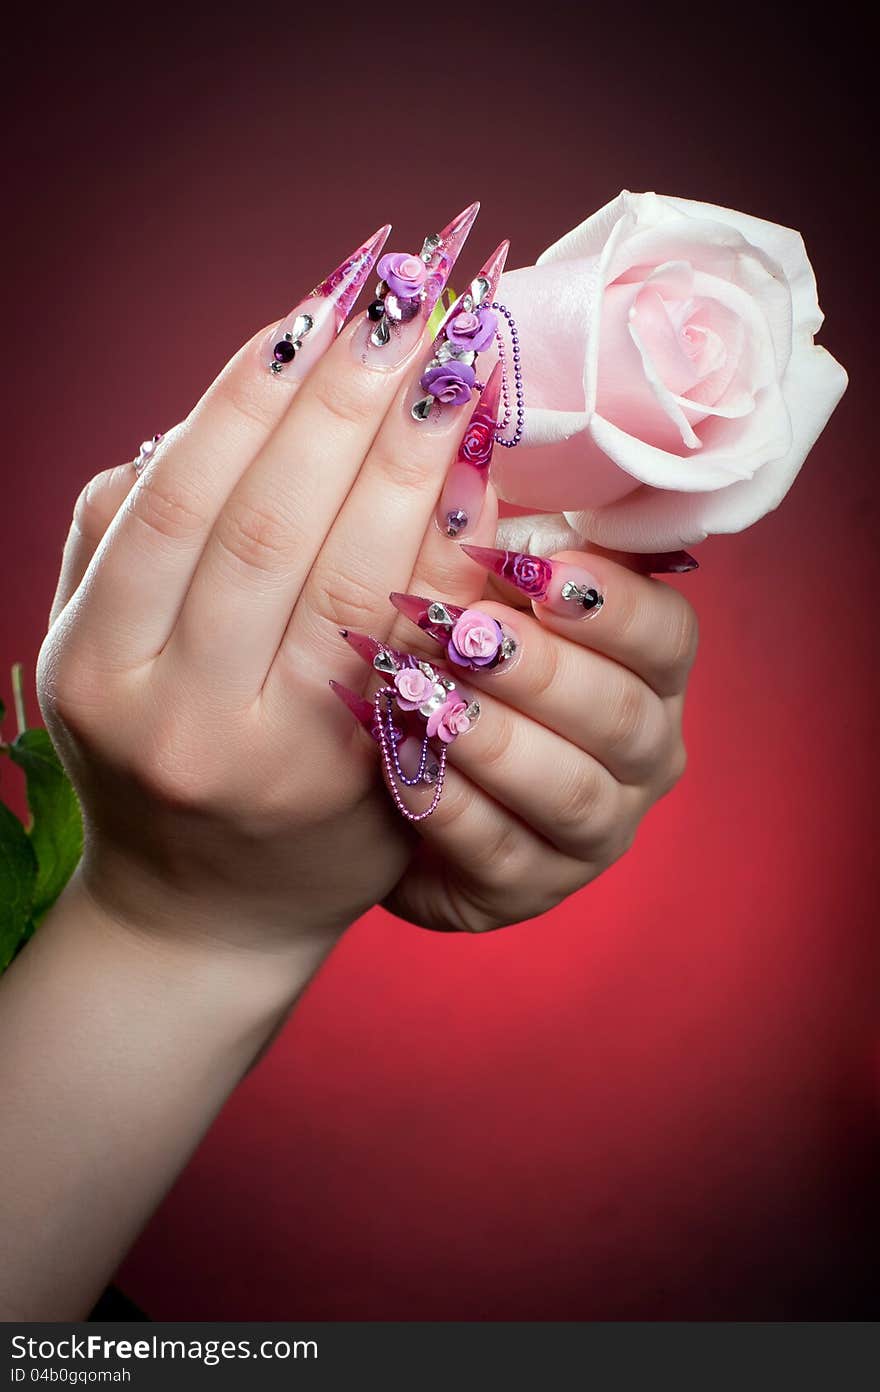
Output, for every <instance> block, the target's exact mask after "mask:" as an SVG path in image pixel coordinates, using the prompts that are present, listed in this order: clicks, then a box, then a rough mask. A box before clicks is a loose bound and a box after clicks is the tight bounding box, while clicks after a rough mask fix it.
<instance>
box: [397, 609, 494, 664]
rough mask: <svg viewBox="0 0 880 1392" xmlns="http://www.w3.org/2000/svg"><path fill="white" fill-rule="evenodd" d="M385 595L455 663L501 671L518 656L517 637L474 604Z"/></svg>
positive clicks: (399, 611)
mask: <svg viewBox="0 0 880 1392" xmlns="http://www.w3.org/2000/svg"><path fill="white" fill-rule="evenodd" d="M389 599H390V600H391V603H392V604H393V605H394V607H395V609H396V610H397V611H398V613H400V614H403V616H404V618H407V619H409V620H410V622H411V623H414V624H416V626H417V627H418V628H420V629H421V630H422V632H423V633H427V634H428V636H429V637H430V638H433V639H434V641H435V642H437V643H440V644H441V646H442V647H443V648H444V649H445V651H446V657H447V659H448V660H449V661H450V662H452V663H454V665H455V666H456V667H465V668H469V669H470V670H471V671H474V672H501V671H506V670H509V668H510V667H512V666H513V664H514V662H515V661H516V659H517V657H518V656H519V649H520V645H519V640H518V639H517V638H516V636H515V635H514V634H513V633H512V632H511V630H510V629H509V628H508V627H507V625H506V624H500V623H499V622H498V620H497V619H495V618H493V617H492V615H491V614H487V613H485V612H484V611H483V610H482V609H480V608H478V607H477V606H476V605H472V606H471V607H469V608H467V609H462V608H461V607H460V606H459V605H457V604H446V603H444V602H443V601H442V600H437V599H425V598H424V596H422V595H411V594H399V593H397V592H395V593H393V594H391V595H389Z"/></svg>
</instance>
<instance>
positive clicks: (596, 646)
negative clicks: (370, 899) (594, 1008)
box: [358, 546, 697, 932]
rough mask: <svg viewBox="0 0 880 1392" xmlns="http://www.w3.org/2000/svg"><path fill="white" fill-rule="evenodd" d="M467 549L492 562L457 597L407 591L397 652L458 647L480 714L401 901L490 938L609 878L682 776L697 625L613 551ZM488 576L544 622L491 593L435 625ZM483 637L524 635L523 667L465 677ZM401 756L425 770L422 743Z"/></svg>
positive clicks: (422, 917) (437, 922) (461, 742)
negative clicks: (468, 652) (465, 655)
mask: <svg viewBox="0 0 880 1392" xmlns="http://www.w3.org/2000/svg"><path fill="white" fill-rule="evenodd" d="M462 549H463V551H465V552H467V553H469V555H470V556H471V557H472V558H473V559H474V560H475V561H476V562H478V563H479V565H480V566H481V569H480V570H479V571H476V570H475V567H474V566H473V565H470V563H469V565H468V569H469V571H472V572H475V574H474V576H471V575H470V574H467V573H466V574H464V575H461V577H460V580H461V584H460V588H459V593H458V595H457V596H456V600H455V601H453V600H451V599H450V597H449V595H448V592H447V593H444V594H442V595H438V593H437V592H436V590H433V589H432V588H431V587H430V584H425V585H423V586H422V585H419V584H417V588H419V594H418V595H412V594H411V595H398V596H395V597H394V598H395V603H396V605H397V607H398V609H399V610H400V611H401V613H402V615H403V617H402V618H401V619H400V620H399V621H398V622H397V624H395V626H394V628H393V629H392V631H391V632H390V634H389V637H388V646H389V648H391V649H392V650H400V649H403V650H407V651H408V652H410V653H414V654H415V655H416V656H417V657H418V658H421V659H424V660H426V661H428V662H429V663H437V661H438V655H440V654H442V653H443V650H444V648H445V649H446V654H447V657H448V656H449V655H450V654H455V655H456V656H457V658H458V661H453V662H449V661H447V662H446V663H445V670H446V671H447V672H448V673H450V674H451V675H452V676H453V677H454V679H455V681H456V683H457V684H458V685H459V686H460V685H461V684H462V682H463V681H464V680H465V679H466V681H467V684H468V686H469V687H470V692H469V695H477V696H478V697H479V705H480V713H479V718H478V719H477V720H476V721H475V722H474V725H473V728H472V729H471V730H470V731H468V733H467V734H466V735H465V736H464V737H463V738H457V739H455V740H454V742H451V743H450V744H449V746H448V757H449V765H450V767H449V769H448V771H447V775H446V783H445V787H444V791H443V796H442V798H441V800H440V801H439V802H438V805H437V807H436V810H435V811H434V813H433V814H432V816H431V817H430V818H428V819H426V820H424V821H422V822H419V823H418V829H419V832H420V836H421V846H420V849H419V852H418V853H417V854H416V856H415V858H414V860H413V861H412V863H411V864H410V866H409V867H408V868H407V870H406V872H405V873H404V875H403V877H402V878H401V880H400V881H399V883H398V884H397V885H396V886H395V888H394V889H393V890H392V892H391V893H390V894H389V895H388V896H387V898H386V903H387V905H388V907H389V908H391V909H393V910H394V911H395V912H396V913H398V914H400V915H401V916H402V917H404V918H408V919H411V920H412V921H414V922H417V923H423V924H426V925H427V926H429V927H433V928H448V929H456V928H466V929H468V930H470V931H476V932H479V931H484V930H485V929H488V928H495V927H498V926H500V925H502V924H505V923H510V922H516V921H519V920H522V919H524V918H530V917H532V916H535V915H537V914H540V913H543V912H544V911H546V910H547V909H549V908H551V907H553V906H554V905H555V904H557V903H559V902H560V900H561V899H563V898H564V897H565V896H566V895H568V894H570V893H572V892H574V891H575V890H577V889H579V888H581V887H582V886H583V885H585V884H587V883H588V882H589V881H590V880H592V879H594V878H595V877H596V876H597V875H598V874H600V873H601V872H602V871H603V870H604V869H606V868H607V866H609V865H610V864H611V863H612V862H613V861H614V860H616V859H617V858H618V857H619V856H620V855H622V854H623V852H624V851H625V850H627V849H628V848H629V846H630V845H631V844H632V841H633V838H634V837H635V834H636V831H637V828H638V825H639V823H640V821H641V819H642V817H643V816H644V815H645V813H646V811H647V810H648V809H649V808H650V807H651V805H652V804H653V803H654V802H655V801H657V799H658V798H660V797H662V796H663V795H664V794H665V793H666V792H668V791H669V789H670V788H671V787H672V786H673V784H674V783H675V782H676V781H677V779H678V778H679V777H680V775H681V773H682V772H683V769H684V765H685V751H684V744H683V740H682V729H681V722H682V709H683V705H684V695H685V687H686V683H687V678H688V674H689V672H690V668H691V665H692V663H693V659H694V655H695V651H696V643H697V623H696V618H695V615H694V611H693V609H692V608H691V606H690V605H689V604H688V602H687V601H686V600H685V599H684V597H683V596H682V595H680V594H679V593H678V592H677V591H676V590H674V589H672V588H671V587H670V586H668V585H664V584H662V583H659V582H658V581H655V580H652V579H649V578H648V577H647V576H645V575H640V574H637V573H634V571H633V570H632V569H629V568H628V567H626V566H624V565H622V564H620V563H618V562H616V561H615V560H613V559H612V558H611V557H610V556H608V555H604V554H594V553H590V554H589V555H586V554H583V553H578V552H560V553H558V554H557V555H556V556H555V557H554V558H553V559H552V560H546V559H544V558H542V557H537V556H529V555H523V554H518V553H512V552H509V551H499V550H495V549H494V548H481V547H468V546H465V547H463V548H462ZM633 559H635V558H633ZM654 559H655V561H656V562H657V563H660V561H661V558H654ZM486 569H488V570H490V572H494V573H496V574H497V575H500V576H501V580H502V588H503V589H504V590H506V591H507V593H508V594H509V595H510V596H511V597H512V598H514V599H516V598H518V599H519V600H520V601H522V597H523V593H524V594H525V595H526V597H527V599H528V598H531V599H532V602H533V608H534V617H533V616H532V615H531V614H527V613H525V612H523V611H522V610H521V609H515V608H511V607H509V606H507V605H504V604H500V603H497V602H493V601H491V600H489V601H484V600H480V601H479V602H478V603H477V604H476V605H474V604H472V605H471V607H470V608H469V609H467V610H466V611H465V615H464V616H463V617H462V618H461V619H460V620H459V624H458V625H456V624H455V623H454V622H450V623H446V624H444V623H443V622H433V623H432V622H431V614H430V613H429V610H430V606H431V604H432V603H434V604H436V602H437V601H438V600H440V602H441V604H442V605H443V607H444V608H447V612H449V611H451V613H450V614H449V617H450V620H453V619H454V618H455V616H456V615H457V614H458V612H459V610H458V609H457V608H453V603H454V602H455V603H457V604H458V605H459V606H460V605H461V603H462V602H465V603H467V592H466V591H467V587H468V585H470V587H471V591H473V590H474V589H476V588H477V585H479V587H480V588H482V587H483V583H484V580H485V572H486ZM424 578H425V579H426V580H429V579H430V577H429V575H427V574H425V575H424ZM421 579H422V571H421V570H420V571H419V572H418V573H417V576H416V577H415V580H416V582H419V581H421ZM511 582H512V583H511ZM514 587H515V588H514ZM566 596H570V597H566ZM432 612H433V611H432ZM480 616H484V617H485V618H486V619H488V621H489V622H488V624H485V623H483V622H482V619H481V617H480ZM493 620H494V621H495V623H496V624H497V625H498V628H497V630H493V629H492V628H491V623H492V621H493ZM475 629H476V631H477V633H478V634H479V633H486V634H487V635H488V636H487V638H486V640H485V641H486V642H487V643H488V651H489V652H490V653H491V652H492V650H493V649H494V646H495V643H496V641H497V639H498V636H499V634H500V635H501V636H502V641H504V640H506V641H507V642H508V643H510V642H511V641H512V643H513V644H514V645H515V651H514V654H513V657H512V659H510V660H502V661H501V662H500V663H498V665H497V666H495V667H490V668H482V669H481V668H480V666H479V665H473V666H471V667H470V668H467V667H465V668H464V669H463V668H462V663H461V657H462V654H461V651H460V648H461V647H462V646H463V641H462V638H461V634H462V633H464V634H465V635H466V637H467V635H469V642H470V646H471V647H472V648H473V646H474V641H475V640H474V631H475ZM456 640H458V646H457V645H456ZM358 647H359V648H360V649H361V651H362V652H364V655H365V656H366V657H368V658H369V657H370V656H371V652H370V650H369V649H367V650H364V646H363V644H362V643H360V642H358ZM374 687H375V683H373V684H371V689H374ZM400 750H401V755H402V758H403V762H404V765H405V766H406V765H407V761H408V766H409V768H410V771H411V769H412V767H413V766H414V765H415V764H416V762H417V756H418V742H417V741H416V740H415V739H409V740H407V741H405V742H404V743H403V744H402V745H401V746H400ZM390 781H391V782H392V783H393V782H394V778H393V776H392V778H391V780H390ZM431 797H432V790H431V788H427V789H423V788H418V789H416V790H414V791H410V792H409V793H408V801H409V804H410V806H411V807H412V809H413V810H414V811H419V810H421V809H424V807H425V806H426V805H427V804H428V802H429V800H430V799H431Z"/></svg>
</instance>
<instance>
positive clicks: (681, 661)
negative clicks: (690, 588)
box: [662, 596, 699, 680]
mask: <svg viewBox="0 0 880 1392" xmlns="http://www.w3.org/2000/svg"><path fill="white" fill-rule="evenodd" d="M676 599H677V602H676V603H675V604H674V605H673V606H672V608H671V610H670V614H669V619H668V624H667V632H666V635H665V638H666V641H665V644H664V661H663V663H662V666H663V668H664V670H665V672H666V673H667V675H668V676H669V677H670V678H672V679H679V680H682V679H684V678H685V677H686V676H687V674H688V672H689V671H690V669H691V667H692V666H693V664H694V659H695V657H696V655H697V643H698V640H699V624H698V622H697V616H696V613H695V611H694V608H693V606H692V605H691V604H689V603H688V602H687V600H686V599H684V598H682V597H681V596H676Z"/></svg>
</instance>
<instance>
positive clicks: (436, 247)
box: [354, 203, 480, 370]
mask: <svg viewBox="0 0 880 1392" xmlns="http://www.w3.org/2000/svg"><path fill="white" fill-rule="evenodd" d="M479 210H480V205H479V203H472V204H471V205H470V207H469V208H465V210H464V211H463V212H462V213H459V215H458V217H456V218H453V220H452V222H450V223H448V225H447V226H446V227H444V229H443V231H442V232H432V233H431V235H430V236H428V237H426V238H425V240H424V242H423V243H422V249H421V251H420V252H418V253H414V252H408V251H392V252H388V253H387V254H386V255H385V256H383V257H382V258H381V260H380V261H379V265H378V272H379V283H378V285H377V287H376V298H375V299H374V300H373V301H372V303H371V304H370V305H369V307H368V309H367V318H366V323H365V325H364V326H363V328H362V329H361V330H360V332H359V333H358V334H357V335H356V337H355V344H354V351H355V356H356V357H357V358H358V359H359V361H360V362H362V363H363V364H364V365H365V366H366V367H373V368H379V369H386V370H389V369H391V368H393V367H397V366H399V364H400V363H402V362H403V361H404V359H405V358H407V357H408V356H409V354H410V353H411V352H412V351H413V349H414V348H415V347H416V344H417V343H418V341H419V339H420V338H421V336H422V333H423V332H424V328H425V324H426V323H427V322H428V320H429V319H430V317H431V314H432V312H433V309H434V306H435V305H436V303H437V301H438V299H439V298H440V296H441V294H442V293H443V290H444V288H445V286H446V282H447V281H448V279H449V274H450V272H451V270H452V267H453V266H454V265H455V262H456V260H457V259H458V255H459V253H460V251H461V249H462V247H463V246H464V243H465V239H466V238H467V235H468V233H469V232H470V230H471V228H472V226H473V224H474V221H475V219H476V216H477V213H478V212H479Z"/></svg>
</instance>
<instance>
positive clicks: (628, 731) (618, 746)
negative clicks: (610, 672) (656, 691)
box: [606, 673, 649, 759]
mask: <svg viewBox="0 0 880 1392" xmlns="http://www.w3.org/2000/svg"><path fill="white" fill-rule="evenodd" d="M648 711H649V703H648V701H647V699H646V693H645V692H644V691H643V690H642V688H641V684H640V683H638V682H637V681H636V680H635V679H634V678H632V677H630V676H629V674H626V673H624V674H622V676H621V679H620V680H619V681H618V683H617V686H616V690H615V693H614V695H613V696H612V697H611V700H610V702H609V708H608V729H607V734H606V741H607V745H608V749H609V751H610V752H611V753H613V754H621V755H624V756H627V757H628V758H630V759H638V758H639V756H640V754H641V751H642V749H643V748H644V746H645V744H646V743H647V742H648V741H647V738H646V737H647V735H648V733H649V731H648V724H649V717H648Z"/></svg>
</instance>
